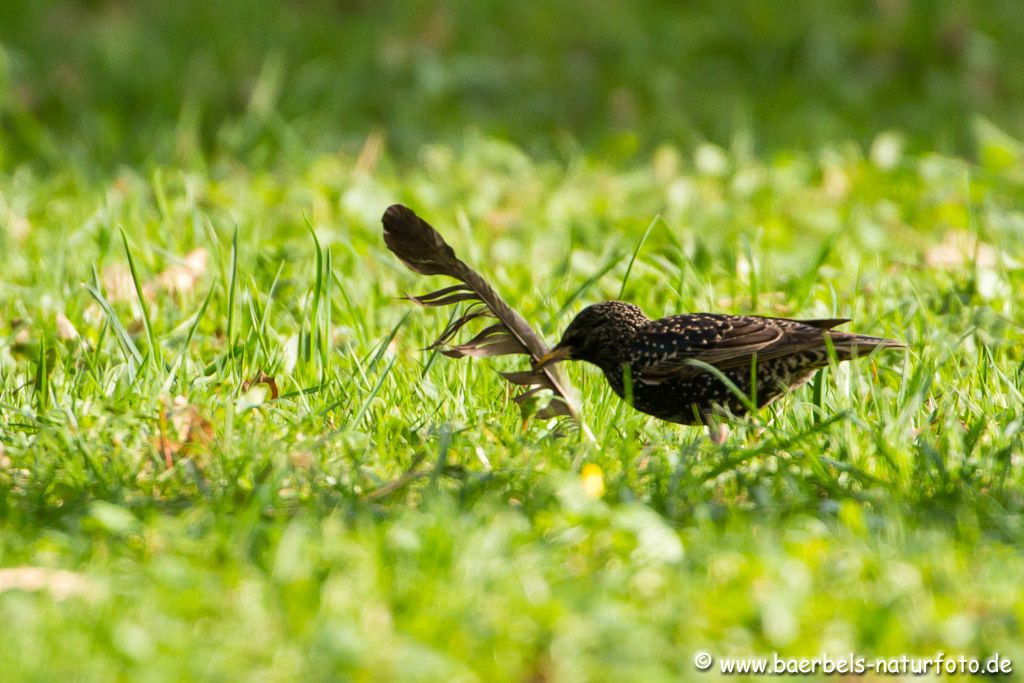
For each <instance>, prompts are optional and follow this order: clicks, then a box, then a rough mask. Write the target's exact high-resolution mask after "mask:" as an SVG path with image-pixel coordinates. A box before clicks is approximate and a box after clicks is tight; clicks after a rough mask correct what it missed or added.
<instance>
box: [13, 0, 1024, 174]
mask: <svg viewBox="0 0 1024 683" xmlns="http://www.w3.org/2000/svg"><path fill="white" fill-rule="evenodd" d="M976 115H980V116H984V117H986V118H989V119H991V120H992V121H993V122H994V123H995V124H996V125H997V126H999V127H1000V128H1002V129H1004V130H1006V131H1008V132H1010V133H1011V134H1015V135H1017V136H1018V137H1019V134H1020V133H1022V132H1024V3H1020V2H1018V1H1017V0H991V1H987V2H966V1H953V2H915V1H912V0H875V1H859V0H832V1H830V2H817V1H805V2H784V3H767V2H736V1H731V0H726V1H721V0H714V1H710V0H707V1H700V2H689V3H685V5H684V4H682V3H676V2H650V3H643V4H638V3H634V2H620V1H614V0H587V1H584V0H569V1H567V2H561V3H546V2H542V3H506V2H480V1H478V0H450V1H448V2H429V3H428V2H397V3H378V2H371V1H360V0H336V1H333V2H329V1H327V0H301V1H297V2H289V3H280V2H273V1H272V0H244V1H243V0H222V1H220V2H207V1H197V0H183V1H178V2H164V1H162V0H139V1H133V2H126V1H122V0H94V1H78V2H69V1H66V0H51V1H32V2H5V3H0V125H2V130H3V145H2V148H3V150H2V154H3V156H2V161H0V163H3V165H4V166H6V167H8V168H10V167H11V166H13V165H16V164H18V163H21V162H26V161H30V162H43V163H46V162H54V161H57V160H60V162H61V163H62V164H63V163H66V160H67V157H68V156H73V155H76V154H77V155H78V156H80V157H81V158H82V163H83V164H84V165H86V166H89V167H90V168H100V169H102V168H104V167H107V166H110V165H115V164H118V163H125V162H138V161H140V160H144V159H145V160H152V161H158V162H167V161H182V160H193V159H195V158H197V155H198V154H199V153H200V152H202V153H203V154H202V157H208V156H209V155H210V154H211V153H227V154H230V155H232V156H237V157H242V158H245V159H249V160H254V161H258V160H264V159H267V158H274V159H277V158H281V156H282V155H284V156H285V157H287V156H288V155H290V154H297V153H300V152H304V151H309V150H310V149H311V148H312V149H314V150H318V151H322V150H334V149H337V148H338V146H339V145H341V146H352V147H355V146H358V145H360V144H361V143H362V141H363V140H364V139H365V137H366V135H367V133H368V131H370V130H373V129H379V130H383V131H384V132H386V134H387V140H388V146H389V150H390V151H391V152H392V153H393V154H397V155H399V156H401V155H408V154H410V153H413V152H415V151H416V150H417V149H418V148H419V146H420V145H421V144H423V143H425V142H444V141H448V140H451V139H458V138H459V137H460V136H462V135H463V134H464V133H465V131H466V130H467V128H472V129H478V130H480V131H482V132H484V133H486V134H488V135H496V136H501V137H505V138H507V139H509V140H511V141H512V142H514V143H516V144H517V145H519V146H522V147H524V148H525V149H526V150H527V151H528V152H530V153H531V154H533V155H535V156H544V155H549V154H550V155H568V154H570V153H571V149H572V148H573V147H574V146H575V145H582V146H584V148H586V149H588V150H591V151H598V152H600V153H602V154H610V155H613V156H615V157H623V156H626V157H629V156H630V155H632V154H634V153H638V152H644V151H646V150H649V149H650V148H652V146H654V145H656V144H658V143H662V142H669V143H675V144H680V145H683V146H689V145H692V144H693V143H694V142H696V141H702V140H709V141H712V142H715V143H717V144H721V145H730V144H733V143H735V142H736V141H737V139H739V140H740V142H741V143H743V144H747V145H753V146H755V147H756V148H758V149H760V150H767V151H774V150H779V149H788V148H794V147H801V148H811V147H814V146H816V145H820V144H822V143H825V142H829V141H834V140H837V139H838V140H850V139H852V140H857V141H860V142H862V143H866V142H868V141H870V140H871V138H872V137H873V136H874V135H875V134H877V133H878V132H879V131H882V130H887V129H896V130H900V131H902V132H903V133H905V134H906V135H907V138H908V143H909V148H910V150H911V151H915V150H922V149H927V150H937V151H943V152H956V153H968V154H969V153H970V152H971V145H972V136H971V134H970V126H971V122H972V120H973V117H974V116H976ZM169 132H170V133H174V134H173V135H168V133H169Z"/></svg>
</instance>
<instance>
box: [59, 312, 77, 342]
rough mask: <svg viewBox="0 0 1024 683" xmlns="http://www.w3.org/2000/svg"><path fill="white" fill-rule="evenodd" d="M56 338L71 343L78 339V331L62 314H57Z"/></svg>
mask: <svg viewBox="0 0 1024 683" xmlns="http://www.w3.org/2000/svg"><path fill="white" fill-rule="evenodd" d="M57 337H58V338H59V339H60V340H61V341H73V340H75V339H78V330H77V329H75V326H74V325H73V324H72V323H71V321H70V320H68V318H67V316H66V315H64V314H63V313H58V314H57Z"/></svg>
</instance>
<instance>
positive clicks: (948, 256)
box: [924, 230, 999, 269]
mask: <svg viewBox="0 0 1024 683" xmlns="http://www.w3.org/2000/svg"><path fill="white" fill-rule="evenodd" d="M998 261H999V252H997V251H996V249H995V247H993V246H992V245H991V244H985V243H984V242H980V243H979V242H978V238H977V237H976V236H975V235H972V234H970V233H968V232H965V231H963V230H949V231H947V232H946V234H945V235H944V236H943V238H942V242H940V243H939V244H933V245H932V246H930V247H928V249H927V250H926V251H925V253H924V262H925V265H927V266H930V267H931V268H945V269H952V268H960V267H962V266H965V265H969V264H972V263H973V264H974V265H976V266H978V267H980V268H992V267H994V266H995V265H996V264H997V262H998Z"/></svg>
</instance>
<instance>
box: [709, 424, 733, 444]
mask: <svg viewBox="0 0 1024 683" xmlns="http://www.w3.org/2000/svg"><path fill="white" fill-rule="evenodd" d="M708 438H709V439H711V443H713V444H715V445H716V446H721V445H722V444H723V443H725V440H726V439H728V438H729V425H727V424H725V423H724V422H718V423H716V424H709V425H708Z"/></svg>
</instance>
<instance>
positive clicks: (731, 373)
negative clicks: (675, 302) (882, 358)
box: [551, 301, 903, 424]
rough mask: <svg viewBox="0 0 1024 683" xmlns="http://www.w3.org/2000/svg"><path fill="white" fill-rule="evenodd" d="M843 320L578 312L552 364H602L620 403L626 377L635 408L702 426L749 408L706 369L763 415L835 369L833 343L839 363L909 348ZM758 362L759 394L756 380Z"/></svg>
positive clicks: (621, 305)
mask: <svg viewBox="0 0 1024 683" xmlns="http://www.w3.org/2000/svg"><path fill="white" fill-rule="evenodd" d="M844 322H847V321H846V320H841V319H835V320H832V319H829V320H802V321H801V320H791V319H788V318H763V317H759V316H738V315H718V314H714V313H695V314H691V315H674V316H669V317H667V318H661V319H660V320H651V319H649V318H648V317H647V316H646V315H644V313H643V311H642V310H640V308H639V307H637V306H634V305H633V304H629V303H625V302H622V301H605V302H602V303H599V304H594V305H592V306H588V307H587V308H585V309H583V310H582V311H580V313H579V315H577V316H576V318H575V319H574V320H573V321H572V323H571V324H570V325H569V327H568V328H567V329H566V331H565V334H564V335H563V336H562V340H561V341H560V342H559V343H558V345H557V346H556V347H555V349H553V350H552V354H551V357H552V359H578V360H583V361H587V362H589V363H592V364H594V365H596V366H597V367H599V368H600V369H601V370H602V371H603V372H604V375H605V377H606V378H607V379H608V383H609V384H610V385H611V387H612V389H613V390H614V391H615V393H616V394H618V395H619V396H625V395H627V393H628V392H627V386H626V381H627V380H626V378H627V377H628V378H629V379H628V382H629V389H630V390H631V393H632V401H633V406H634V407H635V408H636V409H637V410H640V411H642V412H644V413H647V414H649V415H653V416H654V417H658V418H661V419H663V420H668V421H670V422H678V423H681V424H701V423H705V422H707V421H708V418H709V417H710V416H711V415H712V414H714V412H715V410H716V409H718V407H725V408H727V409H728V410H730V411H731V412H733V413H735V414H741V413H743V412H745V411H746V410H747V408H746V405H745V404H744V402H743V401H742V400H740V399H739V397H737V396H736V394H735V392H733V391H732V390H731V389H730V388H729V387H728V386H727V385H726V384H725V383H724V382H722V381H721V379H720V378H719V377H717V376H716V375H715V373H713V372H711V371H709V370H708V368H707V367H706V366H708V365H710V366H713V367H715V368H717V369H718V370H719V371H720V372H721V373H722V374H723V375H724V376H725V377H727V378H728V379H729V380H730V381H731V382H732V383H733V384H734V385H736V387H737V388H738V389H739V390H740V391H742V392H743V393H744V394H745V395H747V396H748V397H750V398H751V399H753V401H754V402H755V403H756V405H757V406H758V407H761V406H764V405H766V404H768V403H770V402H771V401H773V400H775V399H776V398H778V397H779V396H781V395H782V394H783V393H784V392H786V391H787V390H789V389H792V388H795V387H798V386H800V385H801V384H803V383H804V382H806V381H807V380H808V379H810V378H811V376H812V375H813V374H814V373H815V371H817V370H818V369H819V368H822V367H825V366H826V365H828V363H829V351H828V343H829V342H827V341H826V336H827V337H828V339H829V340H830V341H831V345H832V347H833V349H834V350H835V355H836V358H837V359H838V360H840V361H844V360H850V359H851V358H854V357H857V356H866V355H868V354H869V353H871V352H872V351H873V350H875V349H877V348H902V346H903V345H902V344H900V343H898V342H895V341H892V340H889V339H883V338H881V337H869V336H865V335H858V334H850V333H847V332H836V331H834V330H832V329H831V328H833V327H835V326H837V325H840V324H842V323H844ZM755 357H756V386H754V385H755V382H752V381H751V380H752V376H751V375H752V370H753V366H754V364H755V360H754V359H755ZM694 361H697V362H694Z"/></svg>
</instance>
